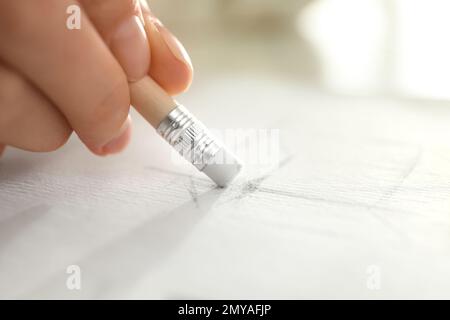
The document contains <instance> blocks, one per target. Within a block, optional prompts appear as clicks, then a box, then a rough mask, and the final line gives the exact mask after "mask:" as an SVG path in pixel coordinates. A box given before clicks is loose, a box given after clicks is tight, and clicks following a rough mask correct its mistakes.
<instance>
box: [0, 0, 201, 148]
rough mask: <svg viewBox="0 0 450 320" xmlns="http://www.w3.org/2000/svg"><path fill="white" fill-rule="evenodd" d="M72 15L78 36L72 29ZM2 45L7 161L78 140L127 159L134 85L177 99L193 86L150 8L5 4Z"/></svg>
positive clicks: (188, 68)
mask: <svg viewBox="0 0 450 320" xmlns="http://www.w3.org/2000/svg"><path fill="white" fill-rule="evenodd" d="M71 5H77V6H79V7H80V8H81V25H80V29H69V28H68V27H67V25H66V22H67V18H68V16H69V15H68V14H67V13H66V11H67V8H68V7H69V6H71ZM0 39H2V40H1V41H0V154H1V152H2V150H3V148H4V146H5V145H10V146H14V147H17V148H20V149H24V150H29V151H37V152H46V151H52V150H56V149H58V148H59V147H61V146H62V145H64V144H65V142H66V141H67V139H68V138H69V137H70V135H71V133H72V131H75V132H76V133H77V135H78V136H79V138H80V139H81V141H83V143H84V144H85V145H86V146H87V147H88V148H89V150H91V151H92V152H93V153H95V154H97V155H107V154H112V153H117V152H120V151H121V150H123V148H124V147H125V146H126V145H127V143H128V141H129V139H130V134H131V119H130V117H129V107H130V96H129V88H128V83H129V82H133V81H137V80H139V79H141V78H142V77H144V76H145V75H146V74H149V75H150V76H151V77H152V78H153V79H154V80H155V81H156V82H157V83H158V84H159V85H160V86H161V87H162V88H164V89H165V90H166V91H167V92H168V93H169V94H171V95H174V94H177V93H180V92H182V91H184V90H186V89H187V87H188V86H189V85H190V83H191V80H192V73H193V69H192V64H191V61H190V59H189V56H188V54H187V53H186V51H185V49H184V48H183V46H182V45H181V43H180V42H179V41H178V40H177V39H176V38H175V37H174V36H173V35H172V34H171V33H170V31H169V30H168V29H167V28H166V27H164V26H163V25H162V24H161V22H160V21H159V20H158V19H157V18H156V17H155V16H154V15H153V14H152V12H151V11H150V9H149V8H148V6H147V4H146V3H145V2H144V1H141V2H139V1H138V0H134V1H133V0H78V1H73V0H42V1H26V0H15V1H0Z"/></svg>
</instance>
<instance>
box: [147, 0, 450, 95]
mask: <svg viewBox="0 0 450 320" xmlns="http://www.w3.org/2000/svg"><path fill="white" fill-rule="evenodd" d="M149 2H150V5H151V7H152V8H153V10H154V11H155V13H156V14H157V15H158V16H160V18H161V20H162V21H163V23H165V24H167V25H168V26H169V27H170V28H171V29H172V30H173V31H174V33H175V34H176V35H178V37H179V38H180V39H181V41H182V42H183V43H184V44H185V46H186V47H187V49H188V51H189V52H190V54H191V57H192V60H193V63H194V66H195V67H196V72H197V73H196V77H197V79H199V78H200V79H201V78H202V77H203V76H205V73H209V72H214V73H217V72H220V73H222V74H223V73H230V74H231V75H233V74H236V72H239V73H242V74H251V75H253V76H256V77H264V76H267V77H270V78H276V77H282V78H284V79H288V80H289V81H294V82H296V83H298V84H301V85H303V86H311V87H316V88H320V89H324V90H327V91H330V92H333V93H338V94H344V95H363V96H367V95H370V96H373V95H377V96H389V97H392V96H394V97H398V98H408V99H410V98H415V99H431V100H447V99H449V98H450V90H449V89H450V88H449V87H450V62H449V57H450V41H449V39H448V37H446V30H450V19H448V12H449V9H450V2H448V1H442V0H427V1H425V0H283V1H275V0H151V1H149ZM194 85H195V82H194Z"/></svg>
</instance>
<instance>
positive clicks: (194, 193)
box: [187, 177, 199, 208]
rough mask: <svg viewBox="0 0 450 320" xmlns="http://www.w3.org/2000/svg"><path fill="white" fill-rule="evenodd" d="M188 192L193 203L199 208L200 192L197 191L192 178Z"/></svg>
mask: <svg viewBox="0 0 450 320" xmlns="http://www.w3.org/2000/svg"><path fill="white" fill-rule="evenodd" d="M187 191H188V192H189V194H190V195H191V198H192V201H194V203H195V206H196V207H197V208H198V207H199V204H198V191H197V188H196V187H195V182H194V180H193V179H192V177H191V178H189V186H188V187H187Z"/></svg>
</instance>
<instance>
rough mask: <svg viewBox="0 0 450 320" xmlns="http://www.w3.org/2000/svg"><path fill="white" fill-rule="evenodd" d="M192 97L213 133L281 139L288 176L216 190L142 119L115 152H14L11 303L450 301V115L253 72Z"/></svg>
mask: <svg viewBox="0 0 450 320" xmlns="http://www.w3.org/2000/svg"><path fill="white" fill-rule="evenodd" d="M180 101H181V102H182V103H183V104H185V105H186V106H188V107H189V108H190V110H191V111H192V112H193V113H195V114H196V115H197V116H198V117H199V118H200V119H202V120H203V122H204V123H205V124H207V125H208V126H210V127H212V128H227V127H234V128H277V129H280V160H281V163H280V166H279V168H276V169H274V170H271V171H264V169H261V170H258V168H257V167H255V166H253V167H252V166H250V167H247V168H246V171H245V172H244V173H243V175H242V176H240V177H239V179H238V180H237V181H236V183H235V184H233V185H232V186H231V187H230V188H228V189H224V190H221V189H216V188H215V186H214V184H213V183H212V182H210V181H209V180H208V179H207V178H206V177H204V176H203V175H202V174H200V173H198V172H196V171H195V169H193V168H191V167H190V166H189V165H188V164H184V165H180V164H174V162H173V161H171V154H170V147H169V146H167V145H166V144H165V142H164V141H162V140H161V139H160V138H159V137H158V136H157V135H156V133H155V132H154V130H153V129H152V128H150V127H149V126H148V125H147V124H146V123H145V122H144V121H143V120H141V119H140V118H139V117H138V115H137V114H133V116H134V123H135V130H134V137H133V141H132V143H131V145H130V147H129V148H128V149H127V150H126V151H125V152H124V153H123V154H121V155H119V156H114V157H108V158H97V157H95V156H93V155H90V154H89V153H88V152H87V150H86V149H85V148H84V147H83V146H82V145H81V144H80V143H79V142H78V141H77V139H75V138H74V139H72V140H71V141H70V143H69V144H68V145H67V146H65V147H64V148H63V149H61V150H59V151H57V152H54V153H51V154H31V153H26V152H21V151H17V150H11V149H9V150H8V151H7V152H6V154H5V157H4V158H2V159H1V160H0V284H1V285H0V297H1V298H69V299H70V298H74V299H75V298H169V299H170V298H193V299H196V298H252V299H262V298H269V299H270V298H398V297H403V298H444V297H445V298H449V297H450V255H449V243H450V214H449V209H450V145H449V141H450V139H449V138H450V129H449V128H450V125H449V124H450V110H448V109H446V108H443V107H442V106H439V105H431V104H430V105H426V106H424V105H420V106H419V105H417V104H415V103H408V102H400V101H395V100H388V99H385V100H383V99H376V100H371V99H362V98H343V97H336V96H329V95H324V94H323V93H321V92H315V91H313V90H307V89H304V88H302V86H301V85H299V84H296V83H291V82H284V81H282V80H280V81H275V80H269V79H264V78H258V79H256V78H251V77H246V76H241V77H226V76H223V77H220V78H217V79H208V81H199V82H197V83H196V84H195V86H194V87H193V89H192V91H191V92H190V93H189V94H187V95H185V96H184V97H182V98H181V99H180ZM70 265H77V266H79V267H80V270H81V290H69V289H68V288H67V286H66V281H67V278H68V276H69V275H68V274H67V273H66V270H67V267H68V266H70ZM374 272H375V273H376V274H374ZM374 275H375V276H377V277H376V279H375V280H376V281H375V286H373V285H372V284H373V283H374V282H373V281H372V280H373V276H374Z"/></svg>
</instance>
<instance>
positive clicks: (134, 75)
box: [111, 16, 150, 81]
mask: <svg viewBox="0 0 450 320" xmlns="http://www.w3.org/2000/svg"><path fill="white" fill-rule="evenodd" d="M111 51H112V52H113V54H114V55H115V57H116V59H117V60H118V61H119V63H120V65H121V66H122V68H123V69H124V71H125V73H126V74H127V77H128V80H129V81H137V80H139V79H141V78H142V77H144V76H145V75H146V74H147V72H148V68H149V66H150V47H149V44H148V40H147V35H146V34H145V29H144V26H143V24H142V21H141V19H140V18H139V17H137V16H132V17H130V18H128V19H127V20H125V21H124V22H122V24H120V25H119V27H118V28H117V30H116V32H115V34H114V36H113V38H112V42H111Z"/></svg>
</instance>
